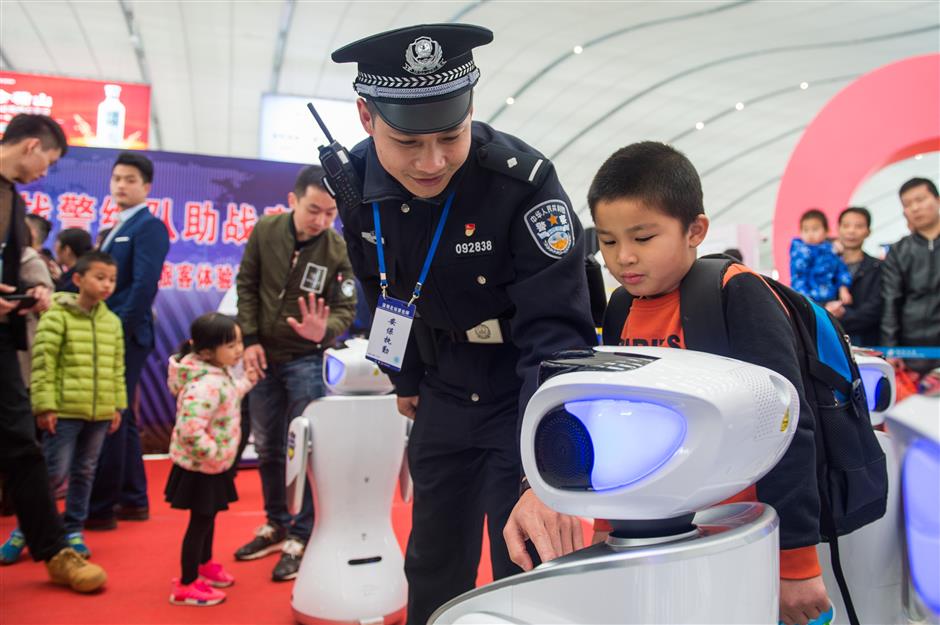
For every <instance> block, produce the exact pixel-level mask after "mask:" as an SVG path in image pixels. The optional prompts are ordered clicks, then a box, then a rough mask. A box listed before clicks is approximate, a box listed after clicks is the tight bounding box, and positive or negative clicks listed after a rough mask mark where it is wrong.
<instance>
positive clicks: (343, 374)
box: [323, 338, 394, 395]
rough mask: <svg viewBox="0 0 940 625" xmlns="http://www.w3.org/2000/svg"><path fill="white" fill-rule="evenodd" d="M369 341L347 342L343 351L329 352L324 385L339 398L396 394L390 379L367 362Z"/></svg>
mask: <svg viewBox="0 0 940 625" xmlns="http://www.w3.org/2000/svg"><path fill="white" fill-rule="evenodd" d="M368 344H369V342H368V341H367V340H366V339H360V338H354V339H349V340H347V341H346V343H345V345H346V347H345V348H344V349H333V348H330V349H328V350H326V352H325V353H324V358H323V381H324V382H325V383H326V387H327V388H328V389H329V390H330V392H331V393H334V394H337V395H385V394H387V393H391V392H392V391H393V390H394V386H393V385H392V382H391V381H390V380H389V379H388V376H387V375H385V374H384V373H382V371H381V370H380V369H379V367H378V365H376V364H375V363H374V362H372V361H371V360H368V359H367V358H366V347H367V346H368Z"/></svg>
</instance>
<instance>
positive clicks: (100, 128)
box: [95, 85, 126, 148]
mask: <svg viewBox="0 0 940 625" xmlns="http://www.w3.org/2000/svg"><path fill="white" fill-rule="evenodd" d="M104 95H105V98H104V100H102V101H101V104H99V105H98V125H97V126H96V127H95V145H97V146H98V147H102V148H119V147H121V146H122V145H123V144H124V118H125V115H126V109H125V108H124V104H123V103H122V102H121V86H120V85H105V86H104Z"/></svg>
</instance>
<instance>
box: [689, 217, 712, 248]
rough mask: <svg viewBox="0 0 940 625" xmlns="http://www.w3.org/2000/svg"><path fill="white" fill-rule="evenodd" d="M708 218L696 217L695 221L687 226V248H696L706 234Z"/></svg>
mask: <svg viewBox="0 0 940 625" xmlns="http://www.w3.org/2000/svg"><path fill="white" fill-rule="evenodd" d="M708 224H709V221H708V217H706V216H705V215H696V216H695V221H693V222H692V223H691V224H689V247H698V246H699V245H701V244H702V241H704V240H705V235H706V234H708Z"/></svg>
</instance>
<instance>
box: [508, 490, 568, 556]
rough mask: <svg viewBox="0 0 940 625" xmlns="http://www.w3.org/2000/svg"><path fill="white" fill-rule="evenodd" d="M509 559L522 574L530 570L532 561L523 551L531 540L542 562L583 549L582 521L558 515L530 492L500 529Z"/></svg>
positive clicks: (517, 504) (524, 494) (524, 496)
mask: <svg viewBox="0 0 940 625" xmlns="http://www.w3.org/2000/svg"><path fill="white" fill-rule="evenodd" d="M503 538H504V539H505V540H506V548H507V549H508V550H509V559H510V560H512V561H513V562H515V563H516V564H517V565H519V566H520V567H521V568H522V570H523V571H531V570H532V558H530V557H529V553H528V552H527V551H526V548H525V541H526V540H527V539H528V540H531V541H532V544H533V545H535V550H536V551H537V552H538V554H539V557H540V558H542V562H548V561H549V560H554V559H555V558H559V557H561V556H563V555H565V554H569V553H571V552H572V551H575V550H577V549H581V548H582V547H583V546H584V534H583V533H582V530H581V520H580V519H579V518H577V517H573V516H568V515H567V514H559V513H558V512H555V511H554V510H552V509H551V508H549V507H548V506H546V505H545V504H544V503H542V502H541V501H540V500H539V498H538V497H536V496H535V493H534V492H533V491H532V489H529V490H527V491H526V492H524V493H522V497H520V498H519V501H517V502H516V506H515V507H514V508H513V509H512V513H511V514H510V515H509V521H507V522H506V527H504V528H503Z"/></svg>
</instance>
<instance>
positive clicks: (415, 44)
mask: <svg viewBox="0 0 940 625" xmlns="http://www.w3.org/2000/svg"><path fill="white" fill-rule="evenodd" d="M444 63H446V61H444V49H443V48H441V44H439V43H438V42H436V41H434V40H433V39H431V38H430V37H418V38H417V39H415V40H414V41H412V42H411V45H409V46H408V47H407V48H405V64H404V65H403V66H402V67H403V68H404V69H405V71H407V72H410V73H412V74H417V75H419V76H421V75H423V74H430V73H431V72H435V71H437V70H439V69H440V68H441V67H443V66H444Z"/></svg>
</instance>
